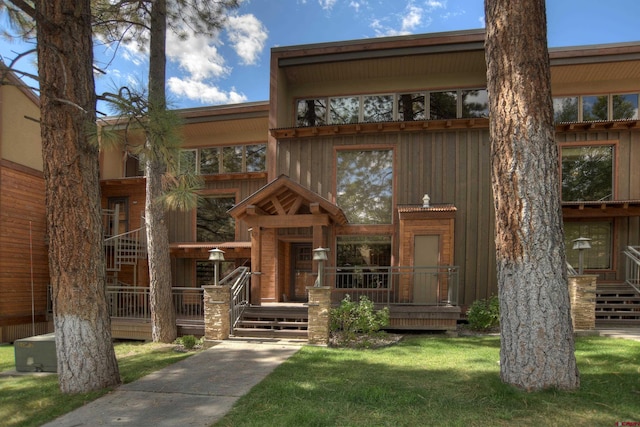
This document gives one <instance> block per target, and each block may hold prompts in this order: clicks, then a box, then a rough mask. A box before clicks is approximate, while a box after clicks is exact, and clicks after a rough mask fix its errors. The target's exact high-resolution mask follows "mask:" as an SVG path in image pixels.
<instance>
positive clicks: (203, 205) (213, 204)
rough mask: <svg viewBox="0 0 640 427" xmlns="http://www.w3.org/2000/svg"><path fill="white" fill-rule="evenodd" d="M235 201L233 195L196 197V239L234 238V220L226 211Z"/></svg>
mask: <svg viewBox="0 0 640 427" xmlns="http://www.w3.org/2000/svg"><path fill="white" fill-rule="evenodd" d="M235 203H236V198H235V196H234V195H215V196H203V197H199V198H198V209H197V211H196V241H198V242H232V241H234V240H235V234H236V233H235V221H234V220H233V217H231V215H229V214H228V213H227V211H228V210H229V209H231V208H232V207H233V206H234V205H235Z"/></svg>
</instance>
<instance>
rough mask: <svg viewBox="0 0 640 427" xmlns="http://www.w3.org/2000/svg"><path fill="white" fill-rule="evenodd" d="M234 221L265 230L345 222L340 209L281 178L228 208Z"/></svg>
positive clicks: (342, 223) (343, 223)
mask: <svg viewBox="0 0 640 427" xmlns="http://www.w3.org/2000/svg"><path fill="white" fill-rule="evenodd" d="M229 214H230V215H231V216H233V217H234V218H235V219H236V220H242V221H245V222H246V223H247V224H248V225H249V226H252V227H253V226H261V227H266V228H289V227H311V226H315V225H322V226H326V225H329V224H331V223H335V224H339V225H345V224H347V223H348V221H347V217H346V216H345V214H344V212H343V211H342V209H340V208H339V207H338V206H336V205H335V204H333V203H331V202H330V201H328V200H327V199H325V198H323V197H321V196H320V195H318V194H317V193H315V192H313V191H311V190H309V189H308V188H305V187H303V186H302V185H300V184H298V183H297V182H295V181H293V180H291V179H290V178H289V177H287V176H285V175H281V176H280V177H278V178H277V179H275V180H274V181H271V182H270V183H269V184H267V185H265V186H264V187H262V188H261V189H260V190H258V191H256V192H255V193H254V194H252V195H251V196H249V197H247V198H246V199H244V200H243V201H242V202H240V203H238V204H237V205H235V206H234V207H233V208H231V209H229Z"/></svg>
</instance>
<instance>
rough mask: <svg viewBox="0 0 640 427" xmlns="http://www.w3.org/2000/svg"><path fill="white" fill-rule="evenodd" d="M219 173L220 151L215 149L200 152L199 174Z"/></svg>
mask: <svg viewBox="0 0 640 427" xmlns="http://www.w3.org/2000/svg"><path fill="white" fill-rule="evenodd" d="M218 172H220V151H219V150H218V148H217V147H212V148H202V149H201V150H200V173H201V174H203V175H207V174H212V173H218Z"/></svg>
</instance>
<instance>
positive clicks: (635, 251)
mask: <svg viewBox="0 0 640 427" xmlns="http://www.w3.org/2000/svg"><path fill="white" fill-rule="evenodd" d="M624 254H625V255H626V257H627V260H626V261H627V262H626V269H627V277H626V279H625V283H627V284H628V285H629V286H631V287H632V288H633V289H635V290H636V292H638V293H640V246H627V249H626V250H625V251H624Z"/></svg>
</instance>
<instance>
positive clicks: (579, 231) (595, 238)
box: [564, 221, 613, 270]
mask: <svg viewBox="0 0 640 427" xmlns="http://www.w3.org/2000/svg"><path fill="white" fill-rule="evenodd" d="M612 230H613V224H612V222H611V221H589V222H582V221H565V223H564V239H565V247H566V251H567V262H568V263H569V264H571V266H572V267H573V268H575V269H576V270H577V269H578V267H579V265H578V262H579V256H580V254H579V252H578V251H577V250H574V249H572V248H573V240H575V239H577V238H578V237H587V238H589V239H591V242H589V243H590V244H591V249H585V250H584V251H583V262H584V269H586V270H610V269H611V268H612V266H613V262H612V253H613V238H612Z"/></svg>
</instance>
